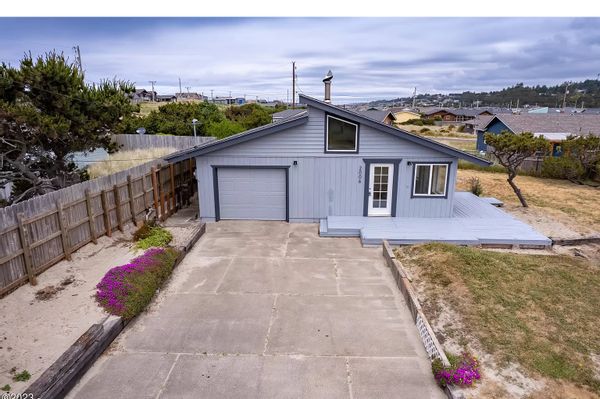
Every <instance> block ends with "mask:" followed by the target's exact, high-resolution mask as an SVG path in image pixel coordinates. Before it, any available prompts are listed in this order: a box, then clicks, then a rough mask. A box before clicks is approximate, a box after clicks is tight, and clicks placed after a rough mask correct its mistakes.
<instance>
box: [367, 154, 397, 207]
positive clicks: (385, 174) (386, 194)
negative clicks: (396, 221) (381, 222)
mask: <svg viewBox="0 0 600 399" xmlns="http://www.w3.org/2000/svg"><path fill="white" fill-rule="evenodd" d="M393 181H394V164H391V163H389V164H388V163H372V164H371V169H370V170H369V216H391V215H392V201H393V194H394V193H393V192H392V187H393V184H392V182H393Z"/></svg>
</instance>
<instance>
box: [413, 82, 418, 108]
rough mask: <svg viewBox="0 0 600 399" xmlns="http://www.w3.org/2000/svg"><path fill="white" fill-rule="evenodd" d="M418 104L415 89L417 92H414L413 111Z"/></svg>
mask: <svg viewBox="0 0 600 399" xmlns="http://www.w3.org/2000/svg"><path fill="white" fill-rule="evenodd" d="M416 102H417V88H416V87H415V90H414V91H413V101H412V107H413V109H414V108H415V104H416Z"/></svg>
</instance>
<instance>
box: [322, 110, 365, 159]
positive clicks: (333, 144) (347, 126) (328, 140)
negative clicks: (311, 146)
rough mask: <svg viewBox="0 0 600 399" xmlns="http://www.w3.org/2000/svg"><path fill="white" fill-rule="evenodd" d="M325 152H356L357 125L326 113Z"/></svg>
mask: <svg viewBox="0 0 600 399" xmlns="http://www.w3.org/2000/svg"><path fill="white" fill-rule="evenodd" d="M326 123H327V125H326V127H325V152H358V125H357V124H356V123H352V122H348V121H346V120H343V119H340V118H336V117H335V116H331V115H327V121H326Z"/></svg>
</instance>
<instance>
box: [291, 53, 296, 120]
mask: <svg viewBox="0 0 600 399" xmlns="http://www.w3.org/2000/svg"><path fill="white" fill-rule="evenodd" d="M294 108H296V61H292V109H294Z"/></svg>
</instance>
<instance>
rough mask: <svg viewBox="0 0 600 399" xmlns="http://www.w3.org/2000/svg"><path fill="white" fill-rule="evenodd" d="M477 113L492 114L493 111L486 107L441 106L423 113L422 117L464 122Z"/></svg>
mask: <svg viewBox="0 0 600 399" xmlns="http://www.w3.org/2000/svg"><path fill="white" fill-rule="evenodd" d="M479 115H493V113H492V112H491V111H489V110H487V109H478V108H456V109H454V108H442V109H433V110H430V111H427V112H426V113H424V117H425V118H427V119H434V118H435V117H440V118H441V119H442V121H444V122H464V121H468V120H470V119H475V118H476V117H477V116H479Z"/></svg>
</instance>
